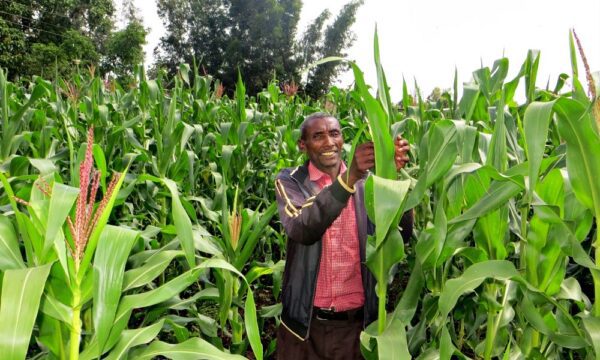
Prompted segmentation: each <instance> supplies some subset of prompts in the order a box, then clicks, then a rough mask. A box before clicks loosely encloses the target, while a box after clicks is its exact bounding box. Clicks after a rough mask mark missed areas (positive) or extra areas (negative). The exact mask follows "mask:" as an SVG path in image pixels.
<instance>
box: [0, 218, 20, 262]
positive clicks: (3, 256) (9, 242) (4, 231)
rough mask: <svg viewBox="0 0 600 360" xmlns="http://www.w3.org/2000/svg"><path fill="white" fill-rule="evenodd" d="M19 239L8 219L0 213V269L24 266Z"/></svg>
mask: <svg viewBox="0 0 600 360" xmlns="http://www.w3.org/2000/svg"><path fill="white" fill-rule="evenodd" d="M24 267H25V264H24V263H23V257H22V256H21V251H20V250H19V240H18V239H17V234H16V233H15V229H14V227H13V225H12V222H11V221H10V219H9V218H8V217H6V216H4V215H0V271H5V270H8V269H20V268H24Z"/></svg>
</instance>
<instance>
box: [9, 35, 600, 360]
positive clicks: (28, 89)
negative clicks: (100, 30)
mask: <svg viewBox="0 0 600 360" xmlns="http://www.w3.org/2000/svg"><path fill="white" fill-rule="evenodd" d="M569 44H570V55H571V59H572V61H571V63H572V69H571V72H570V74H567V73H562V74H559V75H558V77H557V78H556V82H555V83H553V84H550V83H549V84H548V85H547V86H546V87H545V88H540V87H538V86H536V84H537V81H536V80H537V69H538V66H539V64H540V62H541V61H543V58H542V56H541V54H540V53H539V52H536V51H529V52H528V53H527V54H526V56H525V60H524V61H523V63H522V64H521V66H520V68H518V70H519V71H518V73H517V74H516V75H515V76H514V77H513V78H509V75H508V74H509V66H512V64H510V63H509V60H508V59H506V58H501V59H498V60H497V61H495V62H494V63H493V64H492V65H491V66H490V67H482V68H481V69H477V70H475V71H474V72H473V73H472V79H471V80H470V81H469V82H466V83H464V84H462V87H461V86H460V83H459V76H458V75H459V74H458V73H456V72H455V77H454V82H453V84H450V87H449V88H444V89H436V90H434V91H433V92H432V93H431V95H429V96H423V94H421V90H420V89H419V87H418V85H417V84H415V86H414V89H415V90H414V92H413V93H410V92H409V87H408V85H407V83H406V82H403V83H401V84H388V83H387V80H386V77H385V73H384V71H383V67H382V65H381V62H380V58H379V49H378V43H377V37H375V44H374V45H375V46H374V55H375V56H374V57H375V70H376V71H375V73H376V74H377V84H376V85H377V87H376V88H375V87H374V88H370V87H369V85H368V84H367V83H366V81H365V79H364V76H363V73H362V71H361V69H360V68H359V64H354V63H350V66H351V68H352V70H353V73H354V76H355V84H354V86H353V88H351V89H347V90H344V89H340V88H337V87H333V88H332V89H331V90H330V91H329V93H328V94H327V95H325V96H324V97H323V99H320V100H311V99H307V98H303V95H302V93H303V92H302V89H301V88H298V86H297V85H296V84H295V83H294V82H292V81H290V82H286V83H279V82H278V81H277V80H276V79H274V80H273V81H272V82H271V83H270V84H269V85H268V86H267V88H266V89H264V90H263V91H262V92H259V93H258V94H257V95H256V96H255V97H250V96H248V94H246V90H245V87H244V83H243V81H242V76H241V75H242V74H240V77H239V79H238V82H237V84H236V88H235V89H224V88H223V86H222V85H221V84H220V82H219V81H218V80H215V79H213V78H212V77H211V76H209V75H205V76H201V75H200V74H199V71H198V68H197V67H196V66H195V65H187V64H182V65H181V66H180V68H179V72H178V73H177V74H176V75H175V76H174V77H170V76H167V75H166V74H165V73H163V72H160V71H159V72H158V74H157V76H156V78H153V79H149V78H148V77H147V76H146V74H145V73H144V70H143V68H142V67H138V68H136V70H135V71H134V79H135V81H134V82H133V83H132V84H131V85H130V86H129V87H128V88H122V87H121V86H120V85H119V84H117V83H114V82H104V81H102V79H100V78H99V77H95V72H94V69H90V71H89V72H85V71H82V72H80V73H79V74H76V75H73V77H72V78H69V79H56V80H54V81H53V82H49V81H46V80H44V79H42V78H40V77H37V78H34V79H32V81H30V82H27V81H23V82H22V83H20V84H13V83H11V82H9V81H8V80H7V77H6V74H5V72H4V71H3V70H0V134H1V137H0V289H1V290H0V291H1V292H0V351H1V353H2V354H3V355H2V358H7V359H24V358H33V359H41V358H49V359H92V358H103V359H121V358H135V359H138V358H141V359H146V358H148V359H150V358H156V357H166V358H172V359H184V358H207V359H242V358H254V359H260V358H273V357H274V356H275V353H276V341H275V329H276V328H277V326H278V322H279V315H280V312H281V304H280V303H279V301H280V299H279V294H280V290H281V283H282V281H281V276H282V269H283V266H284V262H285V242H286V239H285V237H284V236H283V235H282V234H283V232H282V230H281V227H280V225H279V223H278V222H277V219H276V217H274V214H275V212H276V207H275V201H274V198H275V195H274V189H273V179H274V177H275V174H277V172H278V171H279V170H280V169H282V168H284V167H289V166H294V165H297V164H298V163H300V162H301V161H302V154H301V153H300V152H299V150H298V148H297V145H296V143H297V139H298V137H299V132H298V128H299V126H300V124H301V123H302V121H303V119H304V117H305V116H306V115H308V114H311V113H313V112H316V111H323V110H326V111H328V112H329V113H331V114H332V115H334V116H336V118H338V119H339V121H340V124H341V126H342V129H343V132H344V137H345V138H346V139H352V141H351V142H349V143H348V144H346V145H345V147H344V149H345V151H346V153H347V157H348V159H347V160H350V161H351V159H350V158H351V157H352V153H353V149H354V148H355V147H356V146H357V144H358V143H360V142H362V141H364V140H365V139H367V140H371V141H373V142H374V144H375V152H376V165H375V168H374V169H373V171H372V174H371V175H370V176H369V178H368V180H367V182H366V199H367V201H366V205H367V211H368V215H369V217H370V218H371V220H372V221H373V222H374V223H375V225H376V228H375V229H376V231H375V234H374V236H372V237H371V238H369V240H368V246H367V266H368V267H369V269H370V270H371V271H372V272H373V274H374V275H375V277H376V279H377V282H378V284H377V295H378V298H379V318H378V320H377V321H376V322H374V323H373V324H371V325H370V326H369V327H367V328H366V329H365V331H364V332H363V333H362V335H361V349H362V353H363V355H364V357H365V358H367V359H407V358H420V359H427V358H440V359H451V358H459V359H493V358H503V359H504V358H507V359H521V358H523V359H525V358H528V359H529V358H533V359H542V358H543V359H547V358H548V359H565V358H567V359H569V358H571V359H584V358H585V359H592V358H598V357H599V356H600V355H599V354H600V305H599V300H598V298H599V297H600V265H599V263H598V261H599V260H598V258H599V256H600V255H599V254H600V252H599V250H598V249H599V248H600V245H599V243H598V241H599V240H598V235H597V226H598V224H597V219H598V216H600V187H599V184H600V183H599V182H598V181H597V179H598V178H600V156H598V149H600V135H599V131H598V130H599V128H600V118H599V114H600V100H599V99H598V93H599V91H598V90H599V87H598V83H597V79H598V74H594V73H592V72H591V71H590V69H589V66H588V65H589V64H588V62H587V60H586V58H585V56H584V54H583V48H584V47H583V45H582V44H581V43H580V41H579V39H578V38H577V37H576V35H575V34H574V33H573V34H572V36H571V37H570V42H569ZM328 60H331V59H328ZM580 61H581V62H582V63H583V66H584V70H583V71H582V72H581V75H582V76H581V77H582V78H583V76H585V79H586V82H585V84H582V83H581V82H580V81H579V77H580V72H579V62H580ZM360 66H364V65H363V64H360ZM584 72H585V74H584ZM551 85H552V86H551ZM390 86H398V87H401V88H402V98H401V99H399V101H398V102H397V103H396V102H394V101H392V99H391V98H390V95H389V87H390ZM586 87H587V91H586V89H585V88H586ZM228 94H229V95H228ZM398 134H402V136H403V138H405V139H407V140H408V141H409V142H410V144H411V152H410V154H409V155H410V158H411V162H410V163H409V164H408V165H407V167H406V168H404V169H402V170H401V171H400V172H399V173H397V172H396V169H395V164H394V160H393V156H394V151H393V147H394V145H393V139H394V138H395V137H396V136H397V135H398ZM113 171H119V172H120V174H119V173H114V175H111V173H113ZM409 210H410V211H413V212H414V214H415V230H414V233H413V235H412V237H411V239H410V240H409V241H406V242H404V241H403V239H402V237H401V236H400V232H399V228H398V220H399V217H400V216H401V215H402V214H403V213H404V212H405V211H409Z"/></svg>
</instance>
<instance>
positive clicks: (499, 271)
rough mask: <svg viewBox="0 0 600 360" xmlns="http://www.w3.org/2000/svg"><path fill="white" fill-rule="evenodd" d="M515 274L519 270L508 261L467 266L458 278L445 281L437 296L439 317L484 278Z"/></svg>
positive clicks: (508, 277) (501, 278) (446, 313)
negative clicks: (438, 296)
mask: <svg viewBox="0 0 600 360" xmlns="http://www.w3.org/2000/svg"><path fill="white" fill-rule="evenodd" d="M517 276H519V272H518V271H517V269H516V268H515V265H514V264H513V263H511V262H510V261H505V260H488V261H484V262H480V263H477V264H473V265H471V266H469V267H468V268H467V269H466V270H465V272H464V273H463V274H462V275H461V276H459V277H458V278H455V279H450V280H447V281H446V284H445V285H444V290H443V291H442V292H441V294H440V298H439V312H440V315H441V318H442V319H446V317H447V316H448V314H449V313H450V311H451V310H452V309H453V308H454V306H455V305H456V302H457V301H458V298H459V297H460V296H461V295H463V294H464V293H466V292H469V291H473V290H475V288H477V287H478V286H479V285H481V283H483V281H484V280H485V279H488V278H493V279H497V280H507V279H510V278H512V277H517Z"/></svg>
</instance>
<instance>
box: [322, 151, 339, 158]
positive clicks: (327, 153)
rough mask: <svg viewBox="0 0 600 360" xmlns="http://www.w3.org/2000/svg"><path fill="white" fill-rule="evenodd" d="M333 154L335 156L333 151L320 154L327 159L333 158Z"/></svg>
mask: <svg viewBox="0 0 600 360" xmlns="http://www.w3.org/2000/svg"><path fill="white" fill-rule="evenodd" d="M335 154H336V152H335V151H326V152H322V153H321V155H323V156H327V157H329V156H333V155H335Z"/></svg>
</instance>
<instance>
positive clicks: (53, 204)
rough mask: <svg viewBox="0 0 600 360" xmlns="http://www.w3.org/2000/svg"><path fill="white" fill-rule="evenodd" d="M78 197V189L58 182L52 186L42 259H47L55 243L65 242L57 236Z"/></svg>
mask: <svg viewBox="0 0 600 360" xmlns="http://www.w3.org/2000/svg"><path fill="white" fill-rule="evenodd" d="M77 195H79V189H78V188H75V187H72V186H68V185H63V184H59V183H58V182H55V183H54V185H53V186H52V196H51V198H50V208H49V210H48V225H47V226H46V234H45V237H44V249H43V255H42V258H45V257H46V254H47V253H48V251H49V250H50V249H51V248H52V245H53V244H54V243H55V242H57V241H61V240H63V238H59V239H57V236H58V235H59V232H60V231H61V229H62V227H63V225H64V224H65V220H66V219H67V216H68V215H69V212H70V211H71V209H72V208H73V204H74V203H75V200H76V199H77ZM61 265H63V267H65V266H66V264H63V263H62V261H61Z"/></svg>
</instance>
